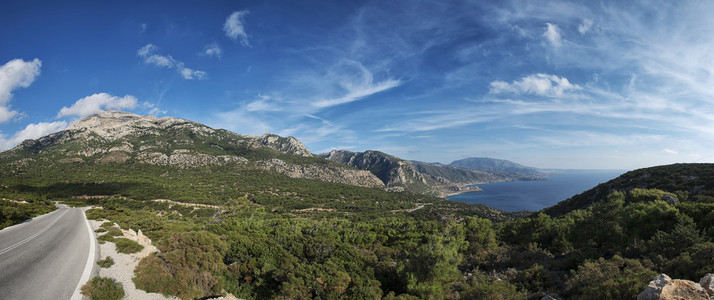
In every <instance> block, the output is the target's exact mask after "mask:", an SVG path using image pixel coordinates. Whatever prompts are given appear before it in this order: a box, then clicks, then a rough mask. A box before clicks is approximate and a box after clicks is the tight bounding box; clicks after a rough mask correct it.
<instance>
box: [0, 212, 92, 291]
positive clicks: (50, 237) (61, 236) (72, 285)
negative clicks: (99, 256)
mask: <svg viewBox="0 0 714 300" xmlns="http://www.w3.org/2000/svg"><path fill="white" fill-rule="evenodd" d="M90 251H92V252H90ZM93 251H96V249H95V243H94V237H93V235H92V232H91V230H90V229H89V227H88V223H87V221H86V219H85V217H84V213H83V212H82V210H81V209H79V208H68V207H66V206H63V205H60V208H59V209H57V210H56V211H53V212H51V213H49V214H45V215H42V216H38V217H35V218H33V219H32V220H30V221H27V222H25V223H22V224H18V225H14V226H10V227H8V228H5V229H3V230H0V299H3V300H4V299H80V297H81V296H80V295H79V294H78V293H76V291H77V289H78V286H81V285H83V284H84V283H85V282H86V281H87V280H88V279H89V276H90V273H91V271H92V266H93V265H94V258H95V253H94V252H93ZM89 260H91V262H88V261H89ZM80 279H81V280H82V282H81V284H80ZM73 296H74V297H73Z"/></svg>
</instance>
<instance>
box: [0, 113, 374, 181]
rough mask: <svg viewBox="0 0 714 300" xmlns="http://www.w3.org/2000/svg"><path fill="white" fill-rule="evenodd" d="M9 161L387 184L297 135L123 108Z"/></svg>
mask: <svg viewBox="0 0 714 300" xmlns="http://www.w3.org/2000/svg"><path fill="white" fill-rule="evenodd" d="M0 160H2V161H3V162H7V163H8V164H9V165H14V166H18V167H20V166H23V165H24V166H26V165H27V164H31V163H46V164H53V163H98V164H107V163H119V164H122V163H128V164H132V163H138V164H149V165H164V166H175V167H180V168H192V167H208V166H229V167H233V168H252V169H262V170H267V171H273V172H278V173H282V174H285V175H288V176H290V177H295V178H309V179H318V180H323V181H328V182H338V183H344V184H350V185H357V186H367V187H376V188H383V187H384V184H383V183H382V182H381V181H380V180H379V179H378V178H377V177H375V176H374V175H372V174H371V173H369V172H366V171H361V170H356V169H353V168H349V167H345V166H343V165H340V164H337V163H330V164H325V162H324V160H322V159H319V158H315V157H313V155H312V154H311V153H310V151H309V150H308V149H307V148H306V147H305V145H303V144H302V143H300V142H299V141H298V140H297V139H295V138H293V137H287V138H283V137H280V136H277V135H272V134H265V135H263V136H244V135H240V134H236V133H233V132H229V131H227V130H222V129H214V128H210V127H208V126H205V125H203V124H199V123H196V122H192V121H188V120H184V119H179V118H172V117H163V118H157V117H154V116H139V115H135V114H132V113H127V112H120V111H102V112H99V113H97V114H95V115H92V116H89V117H87V118H85V119H82V120H80V121H78V122H76V123H74V124H72V125H71V126H69V127H68V128H67V129H66V130H64V131H61V132H57V133H54V134H50V135H48V136H44V137H41V138H39V139H37V140H27V141H24V142H23V143H22V144H20V145H18V146H17V147H15V148H13V149H11V150H8V151H5V152H2V153H1V154H0Z"/></svg>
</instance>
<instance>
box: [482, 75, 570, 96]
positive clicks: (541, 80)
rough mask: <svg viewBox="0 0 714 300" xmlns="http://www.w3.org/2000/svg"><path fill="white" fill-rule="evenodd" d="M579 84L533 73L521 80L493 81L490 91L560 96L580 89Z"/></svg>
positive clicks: (561, 78)
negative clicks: (508, 81)
mask: <svg viewBox="0 0 714 300" xmlns="http://www.w3.org/2000/svg"><path fill="white" fill-rule="evenodd" d="M580 89H581V87H580V86H579V85H577V84H572V83H570V81H568V79H567V78H565V77H558V76H556V75H548V74H542V73H539V74H533V75H529V76H526V77H523V78H522V79H521V80H518V81H514V82H513V83H507V82H504V81H493V82H491V88H490V92H491V93H492V94H499V93H514V94H535V95H539V96H548V97H560V96H562V95H563V92H567V91H575V90H580Z"/></svg>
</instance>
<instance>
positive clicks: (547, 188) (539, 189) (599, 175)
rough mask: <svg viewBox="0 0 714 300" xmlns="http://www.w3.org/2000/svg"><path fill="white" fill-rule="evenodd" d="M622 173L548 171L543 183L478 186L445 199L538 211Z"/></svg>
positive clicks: (524, 182)
mask: <svg viewBox="0 0 714 300" xmlns="http://www.w3.org/2000/svg"><path fill="white" fill-rule="evenodd" d="M625 172H627V171H624V170H552V171H549V174H550V175H548V176H546V177H545V178H546V179H547V180H542V181H507V182H496V183H485V184H478V185H477V186H478V187H479V188H481V189H482V190H483V191H480V192H468V193H462V194H456V195H451V196H447V197H446V198H447V199H449V200H451V201H458V202H465V203H471V204H485V205H488V206H490V207H493V208H496V209H500V210H504V211H508V212H518V211H539V210H541V209H543V208H546V207H549V206H553V205H555V204H557V203H558V202H560V201H563V200H565V199H568V198H570V197H572V196H575V195H577V194H579V193H582V192H584V191H587V190H589V189H591V188H593V187H595V186H596V185H598V184H600V183H603V182H607V181H609V180H610V179H614V178H616V177H618V176H620V175H622V174H624V173H625Z"/></svg>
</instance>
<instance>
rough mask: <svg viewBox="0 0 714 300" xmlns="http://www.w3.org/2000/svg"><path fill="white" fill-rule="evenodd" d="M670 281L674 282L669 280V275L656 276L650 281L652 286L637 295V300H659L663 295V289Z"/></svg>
mask: <svg viewBox="0 0 714 300" xmlns="http://www.w3.org/2000/svg"><path fill="white" fill-rule="evenodd" d="M670 281H672V278H669V276H667V274H664V273H663V274H659V275H657V276H655V278H654V279H653V280H652V281H650V284H649V285H647V287H646V288H645V290H644V291H642V292H641V293H640V294H639V295H637V300H657V299H659V295H660V294H661V293H662V288H663V287H664V286H665V285H666V284H667V283H669V282H670Z"/></svg>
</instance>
